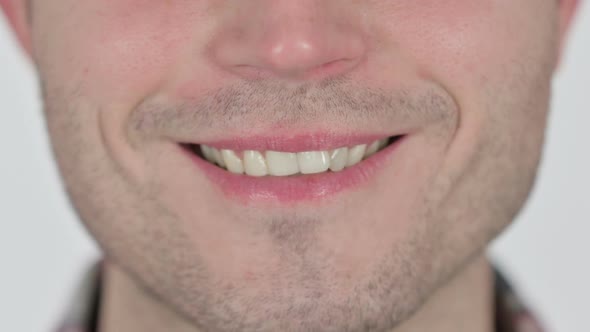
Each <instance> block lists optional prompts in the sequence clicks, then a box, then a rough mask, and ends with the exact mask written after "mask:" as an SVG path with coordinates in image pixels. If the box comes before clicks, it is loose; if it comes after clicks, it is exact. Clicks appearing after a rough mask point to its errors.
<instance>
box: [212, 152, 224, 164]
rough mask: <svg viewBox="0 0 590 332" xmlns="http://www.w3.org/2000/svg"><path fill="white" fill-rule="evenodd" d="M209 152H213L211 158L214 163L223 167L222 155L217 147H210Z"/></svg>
mask: <svg viewBox="0 0 590 332" xmlns="http://www.w3.org/2000/svg"><path fill="white" fill-rule="evenodd" d="M211 153H212V154H213V159H214V160H215V163H217V165H219V166H221V167H225V161H223V156H221V152H220V151H219V150H217V149H211Z"/></svg>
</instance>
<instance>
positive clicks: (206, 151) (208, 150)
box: [201, 144, 215, 163]
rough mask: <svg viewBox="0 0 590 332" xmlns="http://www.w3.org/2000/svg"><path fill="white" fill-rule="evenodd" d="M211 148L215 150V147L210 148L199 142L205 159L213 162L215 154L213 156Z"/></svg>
mask: <svg viewBox="0 0 590 332" xmlns="http://www.w3.org/2000/svg"><path fill="white" fill-rule="evenodd" d="M213 150H215V148H210V147H208V146H207V145H203V144H201V152H202V153H203V156H205V159H207V160H208V161H209V162H211V163H215V156H213Z"/></svg>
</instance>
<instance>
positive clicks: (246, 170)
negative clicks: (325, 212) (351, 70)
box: [180, 135, 406, 203]
mask: <svg viewBox="0 0 590 332" xmlns="http://www.w3.org/2000/svg"><path fill="white" fill-rule="evenodd" d="M405 137H406V135H396V136H390V137H373V138H368V139H362V138H361V139H356V138H353V139H343V140H342V139H340V140H333V139H327V140H324V141H322V140H319V141H318V140H314V137H309V138H308V139H307V143H306V139H303V141H304V142H303V143H302V142H301V141H298V142H296V143H295V144H290V143H294V142H295V141H286V142H283V141H279V142H278V143H277V142H276V141H275V143H276V144H274V143H272V140H270V141H271V143H268V140H264V142H266V143H261V144H257V142H260V140H250V141H248V140H244V141H245V142H254V143H243V142H244V141H237V142H236V141H233V142H213V143H208V144H195V143H181V144H180V146H181V148H182V150H183V151H184V152H185V153H186V154H187V155H188V156H189V157H190V158H191V159H192V160H193V161H194V162H195V163H196V164H197V166H198V168H199V169H200V170H201V171H203V172H204V173H205V175H206V176H207V177H208V178H209V179H210V180H211V182H212V183H213V184H214V185H215V186H218V187H220V188H221V189H222V191H223V192H224V193H225V194H226V195H228V196H231V197H238V198H241V199H242V200H247V201H260V200H272V201H280V202H282V203H285V202H291V203H292V202H298V201H302V200H310V199H317V198H321V197H327V196H330V195H332V194H334V193H336V192H340V191H342V190H344V189H346V188H351V187H354V186H358V185H360V184H362V183H363V182H366V181H367V180H369V179H370V178H372V174H373V173H374V172H376V171H377V169H378V168H379V166H381V165H383V164H385V161H386V160H387V159H388V156H389V155H391V152H392V151H394V150H395V147H396V146H398V145H399V144H400V143H401V141H403V139H404V138H405ZM317 142H319V143H317ZM283 143H284V144H283ZM256 146H258V149H255V147H256ZM322 146H325V147H328V146H331V147H332V148H326V149H322V148H321V147H322Z"/></svg>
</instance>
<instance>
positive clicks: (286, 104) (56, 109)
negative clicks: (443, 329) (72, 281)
mask: <svg viewBox="0 0 590 332" xmlns="http://www.w3.org/2000/svg"><path fill="white" fill-rule="evenodd" d="M562 5H563V4H562ZM559 6H560V5H559V4H558V3H557V2H556V1H554V0H519V1H514V0H479V1H473V0H449V1H440V0H419V1H416V0H371V1H352V0H347V1H343V0H324V1H312V0H305V1H303V0H299V1H289V0H285V1H282V0H281V1H278V0H250V1H218V0H201V1H183V0H169V1H147V0H111V1H79V0H52V1H37V2H34V6H33V11H32V15H31V16H32V25H31V27H32V30H31V36H32V42H31V45H32V50H33V51H32V53H33V55H34V60H35V62H36V64H37V67H38V70H39V75H40V78H41V81H42V86H43V93H44V101H45V106H46V113H45V114H46V117H47V123H48V128H49V132H50V135H51V140H52V143H53V146H54V150H55V154H56V157H57V161H58V163H59V166H60V169H61V172H62V174H63V178H64V180H65V183H66V186H67V190H68V192H69V194H70V196H71V199H72V201H73V203H74V206H75V208H76V209H77V211H78V212H79V214H80V217H81V219H82V221H83V222H84V223H85V225H86V226H87V227H88V229H89V231H90V232H91V233H92V235H93V236H95V237H96V239H97V241H98V243H99V244H100V246H101V247H102V249H103V250H104V252H105V254H106V255H107V257H109V258H110V259H112V260H114V261H115V262H117V263H118V264H119V265H120V266H121V267H123V268H124V269H125V270H126V271H127V272H128V273H129V274H130V275H132V276H133V277H134V278H135V279H136V280H137V281H138V282H139V283H141V284H142V285H143V286H144V287H145V288H147V289H148V290H149V291H150V292H151V293H153V294H154V295H155V296H157V297H158V298H159V299H161V300H162V301H163V302H165V303H167V304H169V305H171V306H172V307H173V308H175V309H176V310H177V311H178V312H179V313H181V314H182V315H184V316H186V317H187V318H189V319H190V320H192V321H193V322H194V323H195V324H197V325H198V326H201V327H203V328H204V329H205V330H222V331H233V330H261V331H262V330H264V331H267V330H268V331H278V330H290V329H291V330H292V329H294V327H293V326H294V322H297V324H299V325H297V327H296V328H295V329H297V330H320V329H323V330H325V329H326V326H330V327H332V328H333V330H334V331H344V330H359V329H362V328H363V327H366V326H370V327H374V328H375V329H380V328H390V327H393V326H395V325H397V324H399V323H400V322H401V321H403V320H405V319H406V318H407V317H408V316H409V315H410V314H411V313H412V312H414V311H415V310H416V309H417V308H419V306H420V304H421V303H423V302H424V301H425V300H427V299H428V297H429V296H430V295H431V294H432V293H433V292H434V290H436V289H437V288H438V287H439V286H440V285H441V284H443V283H444V282H445V281H446V280H448V278H450V277H451V276H452V275H453V274H454V273H456V272H457V271H459V270H460V269H461V268H462V267H463V266H465V264H467V263H468V262H469V261H470V260H471V259H472V258H473V257H475V256H477V255H479V254H481V252H482V250H483V248H484V247H485V246H486V244H487V243H488V242H489V241H490V240H491V239H492V238H493V237H494V236H495V235H496V234H498V232H500V231H501V230H502V229H503V228H504V227H505V226H506V225H507V224H508V223H509V222H510V221H511V220H512V219H513V218H514V216H515V214H516V213H517V212H518V210H519V209H520V207H521V206H522V204H523V202H524V200H525V199H526V196H527V195H528V193H529V191H530V189H531V186H532V184H533V182H534V177H535V171H536V168H537V165H538V162H539V159H540V152H541V147H542V141H543V131H544V128H545V120H546V115H547V109H548V106H547V105H548V99H549V93H550V78H551V75H552V71H553V69H554V66H555V63H556V59H557V57H558V51H559V50H558V48H559V47H558V46H559V43H560V25H561V22H560V20H559V19H560V16H559V10H560V8H559ZM386 138H392V139H390V140H389V143H390V144H388V145H387V146H385V147H381V149H380V150H379V151H378V152H377V153H375V154H374V155H371V156H369V157H367V158H365V159H364V160H362V161H360V162H358V160H354V157H353V155H355V153H359V151H361V150H362V147H357V148H353V147H354V146H358V145H362V144H367V145H370V144H371V143H372V142H374V141H377V140H380V139H386ZM394 138H395V139H394ZM203 144H204V145H207V146H210V147H214V148H217V149H219V150H221V149H229V150H233V153H232V152H231V151H225V153H224V156H225V157H226V158H229V159H225V162H226V163H227V164H228V165H226V167H229V168H232V170H233V171H239V170H240V163H242V164H241V166H242V167H243V168H245V169H246V171H247V172H248V173H249V174H235V173H233V172H230V171H228V170H225V169H223V168H221V167H219V166H214V165H213V164H212V163H210V162H209V161H205V160H204V158H203V153H201V152H195V151H200V147H199V146H198V145H203ZM340 147H349V148H350V149H348V150H346V151H347V153H348V156H347V157H346V158H344V159H342V160H345V161H346V162H345V164H343V165H344V166H345V165H346V164H347V163H349V162H350V163H349V164H350V165H351V166H349V167H345V168H344V169H343V170H339V168H341V167H340V166H338V165H339V164H338V163H342V161H335V159H336V157H337V154H333V153H332V152H333V151H332V150H334V149H336V148H340ZM246 150H254V151H259V152H261V154H260V155H257V153H255V152H248V151H246ZM267 150H273V151H282V152H292V153H295V152H306V151H325V152H326V153H320V152H318V153H315V154H309V153H308V154H305V153H299V154H273V153H272V152H271V153H267V152H266V151H267ZM357 150H358V151H357ZM340 151H341V153H344V151H345V150H344V149H343V150H340ZM353 151H354V152H353ZM234 154H235V155H236V156H237V157H238V158H239V159H235V156H234V159H231V158H230V155H234ZM260 156H262V157H264V158H265V159H261V158H260ZM360 156H362V153H361V154H360ZM255 157H258V159H257V158H255ZM320 157H321V158H320ZM332 157H334V158H333V159H332V160H329V159H330V158H332ZM322 158H323V159H322ZM359 158H360V157H359ZM357 159H358V158H357ZM228 160H229V161H228ZM326 160H329V162H330V163H332V166H333V168H334V169H336V171H332V170H330V171H326V172H320V171H322V170H324V169H325V168H327V167H328V165H327V164H326V163H323V162H325V161H326ZM356 162H358V163H356ZM334 165H336V166H334ZM264 167H266V170H267V171H268V172H271V173H272V174H275V175H267V176H254V175H260V174H263V173H264ZM294 167H295V168H294ZM297 170H299V172H302V171H303V172H304V173H308V172H312V173H313V172H320V173H317V174H293V175H288V176H278V175H277V174H281V175H285V174H291V173H293V172H297Z"/></svg>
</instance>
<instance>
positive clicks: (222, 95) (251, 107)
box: [128, 78, 458, 137]
mask: <svg viewBox="0 0 590 332" xmlns="http://www.w3.org/2000/svg"><path fill="white" fill-rule="evenodd" d="M457 108H458V107H457V104H456V103H455V101H454V99H453V98H452V97H451V95H450V94H449V93H447V92H446V90H444V89H443V88H442V87H439V86H437V85H429V86H426V87H422V88H404V89H392V91H387V90H385V89H381V88H374V87H366V86H362V85H359V84H356V83H354V82H352V81H351V80H345V79H341V78H337V79H330V80H326V81H322V82H317V83H305V84H289V83H277V82H271V81H263V80H260V81H243V82H239V83H235V84H232V85H230V86H227V87H223V88H220V89H217V90H215V91H210V92H206V93H203V94H201V95H200V96H195V98H191V99H184V100H180V101H161V100H156V99H155V98H154V99H146V100H145V101H143V102H142V103H140V104H139V105H138V106H137V107H136V109H135V110H134V111H133V112H132V114H131V115H130V117H129V121H128V125H129V126H131V127H132V129H133V130H134V131H136V132H138V133H139V134H140V135H141V136H160V135H171V136H173V137H192V136H194V135H195V133H197V132H202V131H207V130H209V131H210V130H211V129H212V128H216V129H222V130H232V129H239V128H244V127H247V128H249V129H250V130H256V128H257V127H258V128H260V129H265V128H275V126H280V127H281V128H284V127H295V128H309V127H310V124H319V125H325V126H328V127H329V125H330V124H332V125H333V124H336V125H337V127H338V128H349V129H354V128H357V129H358V128H363V127H365V128H376V127H379V128H381V127H383V128H384V129H386V128H387V126H389V128H391V126H394V128H399V127H404V128H406V127H407V128H412V127H417V126H420V127H421V126H425V125H427V124H429V123H432V122H440V121H444V120H445V119H446V120H448V119H450V118H453V117H455V116H456V111H457ZM312 127H313V126H312Z"/></svg>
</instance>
